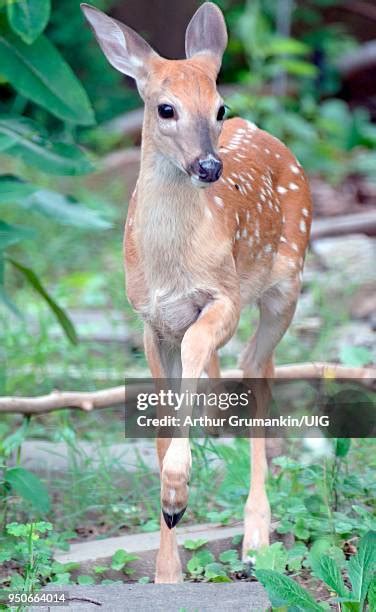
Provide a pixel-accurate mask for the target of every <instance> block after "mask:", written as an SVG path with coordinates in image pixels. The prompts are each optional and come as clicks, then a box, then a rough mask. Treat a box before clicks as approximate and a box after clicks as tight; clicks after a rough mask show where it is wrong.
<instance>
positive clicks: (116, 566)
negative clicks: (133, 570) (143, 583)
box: [111, 548, 139, 571]
mask: <svg viewBox="0 0 376 612" xmlns="http://www.w3.org/2000/svg"><path fill="white" fill-rule="evenodd" d="M137 559H139V557H137V555H132V554H131V553H128V552H127V551H126V550H123V549H122V548H119V550H117V551H116V552H115V553H114V554H113V556H112V559H111V568H112V569H113V570H116V571H120V570H122V569H123V567H124V566H125V565H126V564H127V563H130V562H131V561H136V560H137Z"/></svg>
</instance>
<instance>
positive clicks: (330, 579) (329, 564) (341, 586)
mask: <svg viewBox="0 0 376 612" xmlns="http://www.w3.org/2000/svg"><path fill="white" fill-rule="evenodd" d="M312 569H313V572H314V574H315V575H316V576H317V578H320V579H321V580H322V581H323V582H325V583H326V584H327V585H328V586H329V587H330V588H331V589H332V590H333V591H334V592H335V593H337V595H339V596H340V597H348V596H349V591H348V590H347V588H346V587H345V583H344V582H343V578H342V575H341V572H340V569H339V567H338V566H337V564H336V562H335V561H334V559H333V558H332V557H329V556H328V555H324V556H323V557H322V558H321V560H320V563H318V564H315V566H314V567H313V568H312Z"/></svg>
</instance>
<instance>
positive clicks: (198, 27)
mask: <svg viewBox="0 0 376 612" xmlns="http://www.w3.org/2000/svg"><path fill="white" fill-rule="evenodd" d="M226 47H227V29H226V24H225V20H224V18H223V15H222V12H221V10H220V9H219V8H218V7H217V6H216V5H215V4H213V3H212V2H205V3H204V4H203V5H202V6H201V7H200V8H199V9H198V11H197V12H196V13H195V14H194V15H193V17H192V19H191V21H190V23H189V25H188V27H187V31H186V34H185V53H186V56H187V58H188V59H189V58H191V57H193V56H194V55H197V54H206V53H207V54H210V55H211V56H213V57H214V59H215V64H216V69H217V73H218V72H219V70H220V68H221V63H222V56H223V53H224V51H225V49H226Z"/></svg>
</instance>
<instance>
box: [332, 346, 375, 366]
mask: <svg viewBox="0 0 376 612" xmlns="http://www.w3.org/2000/svg"><path fill="white" fill-rule="evenodd" d="M339 358H340V361H341V363H343V364H344V365H348V366H354V367H357V366H360V367H362V366H365V365H367V364H369V363H372V353H371V351H370V350H369V349H368V348H367V347H365V346H349V345H347V346H344V347H342V349H341V351H340V355H339Z"/></svg>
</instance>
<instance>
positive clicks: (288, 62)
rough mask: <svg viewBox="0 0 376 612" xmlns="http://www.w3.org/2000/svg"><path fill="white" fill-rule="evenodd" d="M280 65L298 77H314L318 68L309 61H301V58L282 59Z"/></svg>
mask: <svg viewBox="0 0 376 612" xmlns="http://www.w3.org/2000/svg"><path fill="white" fill-rule="evenodd" d="M280 62H281V66H282V67H283V68H284V69H285V70H286V72H288V73H289V74H292V75H294V76H299V77H315V76H317V73H318V69H317V68H316V66H314V65H313V64H310V63H309V62H303V61H302V60H296V59H282V60H281V61H280Z"/></svg>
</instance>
